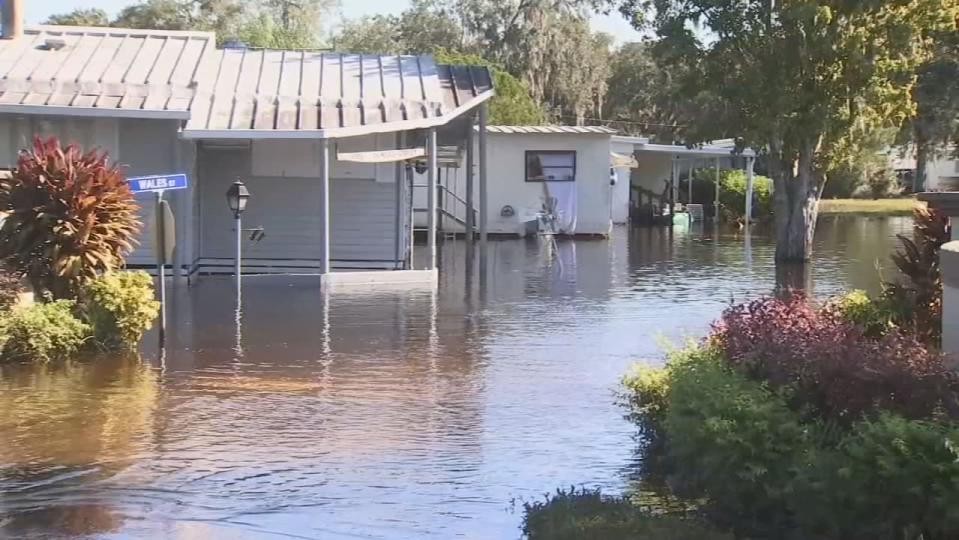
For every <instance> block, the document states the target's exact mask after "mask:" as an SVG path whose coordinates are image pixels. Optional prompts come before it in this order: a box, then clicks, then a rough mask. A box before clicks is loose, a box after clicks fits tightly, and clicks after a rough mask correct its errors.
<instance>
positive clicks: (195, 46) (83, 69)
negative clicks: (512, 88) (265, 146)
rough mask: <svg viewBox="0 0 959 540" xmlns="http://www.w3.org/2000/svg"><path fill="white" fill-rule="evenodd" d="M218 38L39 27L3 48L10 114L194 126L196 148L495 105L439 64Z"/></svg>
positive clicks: (352, 130)
mask: <svg viewBox="0 0 959 540" xmlns="http://www.w3.org/2000/svg"><path fill="white" fill-rule="evenodd" d="M215 42H216V40H215V36H214V35H213V34H212V33H207V32H176V31H165V30H163V31H161V30H132V29H121V28H85V27H71V26H34V27H29V28H27V29H26V30H25V33H24V35H23V36H22V37H20V38H17V39H13V40H0V112H15V113H27V114H59V115H71V114H72V115H98V116H107V115H109V116H131V117H144V118H181V119H184V120H187V119H188V120H189V121H188V122H187V125H186V127H185V129H184V132H183V133H184V136H186V137H193V138H210V137H215V138H231V137H232V138H265V137H309V138H322V137H345V136H351V135H360V134H364V133H377V132H387V131H399V130H405V129H417V128H424V127H432V126H440V125H443V124H445V123H447V122H448V121H449V120H451V119H452V118H454V117H455V116H458V115H459V114H462V113H463V112H465V111H466V110H468V109H471V108H472V107H475V106H476V105H479V104H480V103H481V102H483V101H484V100H486V99H488V98H489V97H491V96H492V95H493V82H492V78H491V76H490V72H489V70H488V69H487V68H486V67H481V66H449V65H438V64H436V63H435V62H434V61H433V57H432V56H378V55H359V54H334V53H320V52H309V51H282V50H263V49H235V48H233V49H217V48H216V47H215Z"/></svg>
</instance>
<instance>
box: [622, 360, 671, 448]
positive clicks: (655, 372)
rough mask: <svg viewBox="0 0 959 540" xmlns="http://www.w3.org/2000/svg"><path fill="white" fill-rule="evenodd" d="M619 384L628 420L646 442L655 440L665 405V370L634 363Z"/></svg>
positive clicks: (667, 391) (666, 385)
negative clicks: (620, 384) (637, 428)
mask: <svg viewBox="0 0 959 540" xmlns="http://www.w3.org/2000/svg"><path fill="white" fill-rule="evenodd" d="M622 383H623V388H624V389H625V392H624V398H625V402H626V405H627V407H628V409H629V418H630V420H632V421H633V422H634V423H635V424H636V425H637V426H638V427H639V431H640V433H641V434H642V435H643V436H644V437H646V438H647V439H655V438H658V437H659V436H660V435H661V434H662V428H663V420H664V419H665V416H666V410H667V407H668V405H669V368H668V367H651V366H647V365H645V364H637V365H636V366H634V367H633V368H632V369H631V370H630V372H629V373H627V374H626V375H625V376H624V377H623V381H622Z"/></svg>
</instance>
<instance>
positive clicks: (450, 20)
mask: <svg viewBox="0 0 959 540" xmlns="http://www.w3.org/2000/svg"><path fill="white" fill-rule="evenodd" d="M465 39H466V38H465V36H464V31H463V28H462V26H460V24H459V21H458V20H457V18H456V16H455V14H454V13H453V12H452V11H450V10H448V9H446V8H445V7H444V6H443V5H441V4H438V3H437V2H435V1H433V0H416V1H414V2H413V5H412V6H411V7H410V8H409V9H407V10H405V11H403V12H402V13H401V14H400V15H399V16H389V15H373V16H369V17H363V18H359V19H353V20H346V21H344V22H343V24H341V26H340V28H339V31H338V32H337V34H336V35H335V36H334V38H333V46H334V49H336V50H338V51H344V52H361V53H390V54H424V53H432V54H434V55H435V56H436V60H437V61H438V62H443V63H448V64H469V65H484V66H487V67H489V68H490V72H491V73H492V75H493V80H494V86H495V88H496V95H495V96H494V97H493V99H492V100H491V101H490V122H491V123H493V124H512V125H535V124H541V123H543V120H544V115H543V109H542V107H541V106H540V105H539V103H538V102H537V101H536V100H534V99H533V98H532V96H531V94H530V91H529V88H528V87H527V86H526V84H525V83H524V82H523V81H522V80H521V79H519V78H517V77H514V76H513V75H511V74H510V73H509V72H507V71H506V70H505V69H503V67H502V66H500V65H497V64H496V63H495V62H492V61H490V60H489V59H486V58H483V57H481V56H479V55H476V54H472V53H464V52H463V51H464V50H468V49H475V48H477V47H476V46H475V44H473V43H467V42H465V41H464V40H465Z"/></svg>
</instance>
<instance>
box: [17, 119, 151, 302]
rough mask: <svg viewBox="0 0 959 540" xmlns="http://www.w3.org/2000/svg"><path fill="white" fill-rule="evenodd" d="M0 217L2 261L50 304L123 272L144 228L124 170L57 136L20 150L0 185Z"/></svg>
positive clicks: (99, 155)
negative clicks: (103, 277)
mask: <svg viewBox="0 0 959 540" xmlns="http://www.w3.org/2000/svg"><path fill="white" fill-rule="evenodd" d="M0 212H4V213H6V214H7V217H6V219H5V220H4V221H3V225H2V226H0V258H2V259H3V260H4V261H6V263H7V264H8V266H9V267H10V268H11V270H12V271H14V272H16V273H22V274H25V275H26V276H27V278H28V279H29V281H30V283H31V285H32V286H33V289H34V292H35V293H36V294H39V295H41V296H43V295H50V296H52V297H53V298H76V296H77V293H78V291H79V287H80V286H81V285H82V284H83V283H84V282H86V281H89V280H91V279H93V278H95V277H96V276H97V275H98V274H99V273H102V272H108V271H110V270H114V269H116V268H118V267H120V266H121V265H122V264H123V262H124V256H125V255H126V254H127V253H129V252H130V250H132V249H133V246H134V243H135V236H136V234H137V232H138V231H139V229H140V222H139V221H138V219H137V204H136V201H135V200H134V198H133V194H132V192H131V191H130V188H129V186H128V185H127V183H126V181H125V180H124V177H123V173H122V172H121V170H120V168H119V167H118V166H117V165H116V164H113V163H110V162H109V161H108V160H107V156H106V154H103V153H98V152H97V151H95V150H92V151H89V152H87V153H83V152H82V151H81V150H80V148H78V147H77V146H76V145H69V146H67V147H65V148H64V147H61V146H60V142H59V141H58V140H57V139H55V138H50V139H47V140H41V139H39V138H36V139H35V140H34V142H33V148H32V149H30V150H23V151H21V152H20V156H19V158H18V160H17V168H16V169H15V170H14V171H13V174H12V175H11V176H10V177H9V178H4V179H0Z"/></svg>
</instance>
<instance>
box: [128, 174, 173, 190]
mask: <svg viewBox="0 0 959 540" xmlns="http://www.w3.org/2000/svg"><path fill="white" fill-rule="evenodd" d="M127 183H129V184H130V189H131V190H132V191H133V192H134V193H147V192H151V191H154V192H155V191H166V190H168V189H186V187H187V180H186V175H185V174H156V175H153V176H135V177H133V178H128V179H127Z"/></svg>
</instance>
